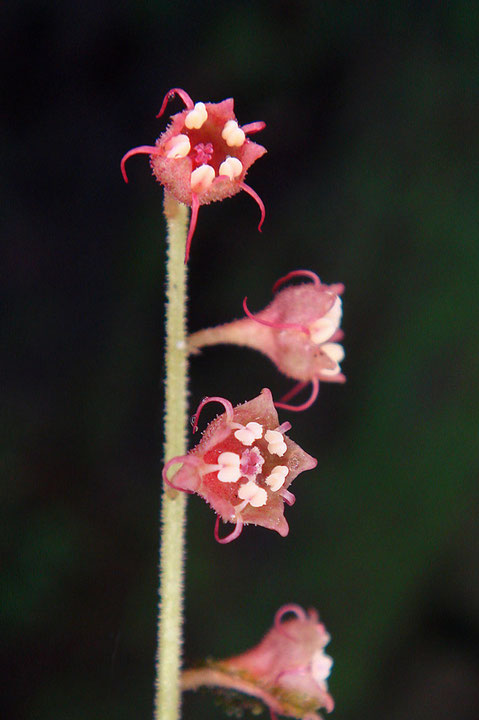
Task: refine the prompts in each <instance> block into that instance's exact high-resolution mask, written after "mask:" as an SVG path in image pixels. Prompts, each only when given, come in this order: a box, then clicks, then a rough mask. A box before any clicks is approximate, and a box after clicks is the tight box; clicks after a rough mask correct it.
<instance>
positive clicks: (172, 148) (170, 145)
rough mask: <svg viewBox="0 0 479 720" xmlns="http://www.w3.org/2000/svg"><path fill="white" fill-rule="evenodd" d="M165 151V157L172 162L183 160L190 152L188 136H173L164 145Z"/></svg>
mask: <svg viewBox="0 0 479 720" xmlns="http://www.w3.org/2000/svg"><path fill="white" fill-rule="evenodd" d="M165 150H166V151H167V153H166V157H167V158H171V159H173V160H177V159H178V158H183V157H186V156H187V155H188V153H189V152H190V150H191V143H190V139H189V137H188V135H181V134H180V135H175V137H172V138H171V140H169V141H168V142H167V143H166V145H165Z"/></svg>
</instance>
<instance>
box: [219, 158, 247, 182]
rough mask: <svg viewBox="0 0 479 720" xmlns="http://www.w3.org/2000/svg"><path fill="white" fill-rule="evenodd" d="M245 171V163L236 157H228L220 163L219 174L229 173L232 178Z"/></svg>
mask: <svg viewBox="0 0 479 720" xmlns="http://www.w3.org/2000/svg"><path fill="white" fill-rule="evenodd" d="M242 172H243V163H242V162H241V160H238V158H235V157H230V156H229V155H228V157H227V158H226V160H223V162H222V163H221V165H220V169H219V174H220V175H227V176H228V177H229V179H230V180H234V179H235V178H237V177H239V176H240V175H241V173H242Z"/></svg>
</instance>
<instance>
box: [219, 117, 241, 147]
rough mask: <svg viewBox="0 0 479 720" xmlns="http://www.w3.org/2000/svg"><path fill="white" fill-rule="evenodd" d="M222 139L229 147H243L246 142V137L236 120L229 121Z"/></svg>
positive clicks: (223, 131) (222, 133)
mask: <svg viewBox="0 0 479 720" xmlns="http://www.w3.org/2000/svg"><path fill="white" fill-rule="evenodd" d="M221 137H222V138H223V140H224V141H225V143H226V144H227V145H228V147H241V146H242V145H243V143H244V141H245V140H246V135H245V134H244V132H243V130H242V129H241V128H240V127H239V126H238V123H237V122H236V120H228V122H226V123H225V126H224V128H223V130H222V132H221Z"/></svg>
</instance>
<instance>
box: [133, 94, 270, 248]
mask: <svg viewBox="0 0 479 720" xmlns="http://www.w3.org/2000/svg"><path fill="white" fill-rule="evenodd" d="M175 95H178V96H179V97H180V98H181V100H182V101H183V103H184V104H185V109H184V110H183V111H182V112H179V113H176V114H175V115H172V117H171V118H170V124H169V126H168V127H167V129H166V130H165V131H164V132H163V133H162V134H161V135H160V137H159V138H158V139H157V141H156V143H155V145H141V146H139V147H136V148H133V149H132V150H129V152H127V153H126V154H125V155H124V157H123V159H122V161H121V170H122V173H123V178H124V180H125V182H128V178H127V175H126V170H125V163H126V161H127V160H128V158H130V157H132V156H133V155H138V154H146V155H149V156H150V165H151V169H152V171H153V175H154V176H155V177H156V179H157V180H158V182H159V183H161V184H162V185H163V186H164V187H165V189H166V190H167V191H168V192H170V193H171V194H172V195H173V196H174V197H175V198H176V200H178V201H179V202H181V203H184V204H185V205H188V206H190V207H191V220H190V226H189V230H188V237H187V241H186V251H185V262H187V260H188V256H189V252H190V246H191V240H192V238H193V234H194V231H195V227H196V222H197V218H198V210H199V207H200V205H207V204H208V203H211V202H216V201H217V200H224V199H225V198H228V197H232V196H233V195H236V194H237V193H239V192H240V191H241V190H244V191H245V192H246V193H248V194H249V195H251V197H252V198H253V199H254V200H255V201H256V202H257V204H258V206H259V208H260V211H261V219H260V223H259V225H258V230H261V226H262V224H263V221H264V216H265V208H264V204H263V202H262V200H261V198H260V197H259V196H258V195H257V193H256V192H255V191H254V190H253V188H251V187H250V186H249V185H247V184H246V183H245V182H244V179H245V175H246V173H247V171H248V170H249V168H250V167H251V165H252V164H253V163H254V162H255V161H256V160H257V159H258V158H260V157H261V156H262V155H264V154H265V152H266V149H265V148H264V147H263V146H262V145H258V144H257V143H255V142H253V141H251V140H250V139H249V138H248V137H247V136H248V135H250V134H252V133H255V132H259V131H260V130H263V128H264V127H265V123H264V122H252V123H248V124H247V125H243V126H240V125H239V124H238V121H237V119H236V117H235V114H234V101H233V99H232V98H229V99H227V100H223V101H222V102H219V103H204V102H197V103H194V102H193V100H192V99H191V97H190V96H189V95H188V93H186V92H185V91H184V90H182V89H181V88H173V89H172V90H170V91H169V92H168V93H167V94H166V95H165V98H164V100H163V103H162V105H161V108H160V112H159V113H158V115H157V117H160V116H161V115H163V113H164V111H165V109H166V105H167V104H168V101H169V100H170V99H171V98H173V97H174V96H175Z"/></svg>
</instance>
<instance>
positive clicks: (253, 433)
mask: <svg viewBox="0 0 479 720" xmlns="http://www.w3.org/2000/svg"><path fill="white" fill-rule="evenodd" d="M234 425H235V426H236V423H234ZM238 425H239V423H238ZM262 435H263V426H262V425H260V424H259V423H257V422H249V423H247V425H246V426H244V425H241V426H240V429H239V430H237V431H236V432H235V434H234V436H235V438H236V439H237V440H239V441H240V443H241V444H242V445H247V446H250V445H252V444H253V443H254V441H255V440H259V439H260V437H262Z"/></svg>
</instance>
